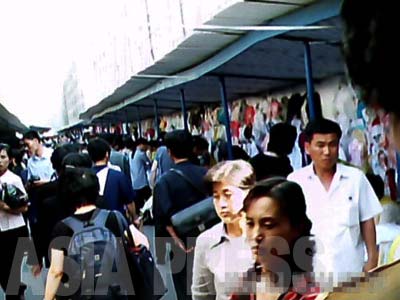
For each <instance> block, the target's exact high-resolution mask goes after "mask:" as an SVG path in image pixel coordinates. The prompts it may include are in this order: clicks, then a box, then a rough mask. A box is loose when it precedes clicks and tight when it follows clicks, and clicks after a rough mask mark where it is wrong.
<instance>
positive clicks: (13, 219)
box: [0, 170, 26, 231]
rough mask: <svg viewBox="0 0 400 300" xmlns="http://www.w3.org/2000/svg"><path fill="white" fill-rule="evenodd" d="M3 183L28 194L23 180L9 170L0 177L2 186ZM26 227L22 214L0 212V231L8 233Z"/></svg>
mask: <svg viewBox="0 0 400 300" xmlns="http://www.w3.org/2000/svg"><path fill="white" fill-rule="evenodd" d="M2 183H7V184H12V185H14V186H16V187H17V188H18V189H20V190H21V191H22V192H24V193H25V194H26V191H25V188H24V185H23V183H22V180H21V178H19V177H18V176H17V175H15V174H14V173H13V172H11V171H10V170H7V171H6V172H5V173H4V174H3V175H2V176H1V177H0V186H1V184H2ZM24 225H25V221H24V218H23V216H22V214H18V215H15V214H10V213H7V212H5V211H3V210H0V231H7V230H10V229H15V228H19V227H22V226H24Z"/></svg>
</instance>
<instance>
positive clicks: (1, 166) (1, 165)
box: [0, 149, 10, 174]
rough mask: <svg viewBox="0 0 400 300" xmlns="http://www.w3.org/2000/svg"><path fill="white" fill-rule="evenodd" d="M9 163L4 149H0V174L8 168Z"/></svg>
mask: <svg viewBox="0 0 400 300" xmlns="http://www.w3.org/2000/svg"><path fill="white" fill-rule="evenodd" d="M9 164H10V158H9V157H8V155H7V151H6V150H4V149H3V150H1V151H0V174H3V173H4V172H5V171H7V169H8V165H9Z"/></svg>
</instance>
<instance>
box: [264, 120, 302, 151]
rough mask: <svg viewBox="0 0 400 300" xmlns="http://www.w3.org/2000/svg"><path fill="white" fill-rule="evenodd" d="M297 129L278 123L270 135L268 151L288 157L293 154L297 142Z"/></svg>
mask: <svg viewBox="0 0 400 300" xmlns="http://www.w3.org/2000/svg"><path fill="white" fill-rule="evenodd" d="M296 137H297V130H296V127H294V126H292V125H289V124H287V123H278V124H275V125H274V126H272V127H271V130H270V133H269V142H268V147H267V149H268V151H272V152H275V153H276V154H278V155H288V154H290V153H291V152H292V150H293V146H294V142H295V141H296Z"/></svg>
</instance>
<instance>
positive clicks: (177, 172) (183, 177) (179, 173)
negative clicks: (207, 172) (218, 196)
mask: <svg viewBox="0 0 400 300" xmlns="http://www.w3.org/2000/svg"><path fill="white" fill-rule="evenodd" d="M169 170H170V171H171V172H173V173H175V174H177V175H179V177H181V178H182V179H183V180H184V181H185V182H186V183H188V184H189V185H190V186H191V187H193V188H194V189H195V190H196V191H197V192H199V193H200V194H201V195H203V196H204V197H207V194H206V193H205V192H204V191H203V190H202V189H201V188H200V187H199V186H197V185H196V184H194V182H193V181H192V180H190V179H189V177H188V176H186V175H185V174H183V172H182V171H181V170H178V169H174V168H171V169H169Z"/></svg>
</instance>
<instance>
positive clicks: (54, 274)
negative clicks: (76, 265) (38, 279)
mask: <svg viewBox="0 0 400 300" xmlns="http://www.w3.org/2000/svg"><path fill="white" fill-rule="evenodd" d="M63 271H64V252H63V251H61V250H57V249H51V263H50V268H49V273H48V274H47V281H46V290H45V295H44V299H45V300H53V299H54V298H55V296H56V293H57V290H58V287H59V286H60V282H61V278H62V276H63Z"/></svg>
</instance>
